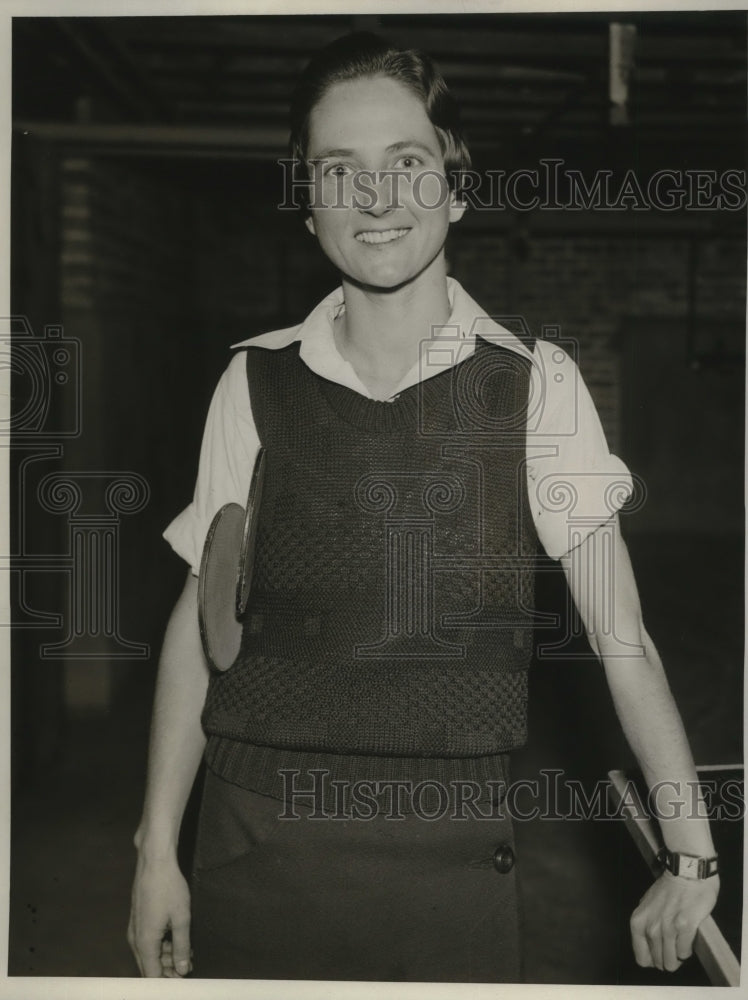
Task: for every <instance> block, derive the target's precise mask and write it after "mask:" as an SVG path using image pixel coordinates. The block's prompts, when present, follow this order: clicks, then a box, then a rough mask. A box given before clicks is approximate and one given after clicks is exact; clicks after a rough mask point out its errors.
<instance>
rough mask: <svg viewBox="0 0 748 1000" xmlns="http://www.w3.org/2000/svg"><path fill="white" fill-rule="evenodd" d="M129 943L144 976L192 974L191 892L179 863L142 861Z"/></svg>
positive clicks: (133, 901) (136, 880)
mask: <svg viewBox="0 0 748 1000" xmlns="http://www.w3.org/2000/svg"><path fill="white" fill-rule="evenodd" d="M167 932H170V933H171V940H169V938H168V937H167V936H166V935H167ZM127 940H128V942H129V945H130V947H131V948H132V951H133V954H134V955H135V958H136V959H137V962H138V968H139V969H140V974H141V976H161V977H166V978H168V979H174V978H179V977H181V976H184V975H187V973H189V972H191V971H192V961H191V953H190V891H189V888H188V886H187V882H186V881H185V879H184V876H183V875H182V873H181V871H180V870H179V866H178V864H177V862H176V859H173V860H170V861H160V862H158V863H156V862H148V861H145V860H144V859H143V858H142V856H139V857H138V865H137V869H136V871H135V881H134V883H133V889H132V903H131V908H130V923H129V925H128V928H127Z"/></svg>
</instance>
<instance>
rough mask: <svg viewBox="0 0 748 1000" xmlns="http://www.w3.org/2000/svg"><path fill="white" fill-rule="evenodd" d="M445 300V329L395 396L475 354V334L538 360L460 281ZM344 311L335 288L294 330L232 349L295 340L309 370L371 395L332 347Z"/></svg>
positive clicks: (427, 345) (449, 286)
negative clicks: (335, 328) (447, 315)
mask: <svg viewBox="0 0 748 1000" xmlns="http://www.w3.org/2000/svg"><path fill="white" fill-rule="evenodd" d="M447 297H448V300H449V305H450V315H449V319H448V320H447V322H446V323H445V324H444V326H440V327H437V328H435V330H434V331H433V335H432V337H431V338H430V339H429V341H428V342H427V343H425V344H424V350H423V353H422V357H421V359H420V361H419V362H417V363H416V364H415V365H414V366H413V368H412V369H411V370H410V371H409V372H408V373H407V374H406V375H405V376H404V378H403V379H402V381H401V382H400V384H399V385H398V386H397V388H396V389H395V391H394V393H393V398H394V396H396V395H397V394H398V393H400V392H402V391H403V390H404V389H407V388H408V387H409V386H411V385H414V384H415V383H417V382H420V381H423V380H424V379H426V378H431V377H432V376H433V375H437V374H438V373H439V372H441V371H444V370H445V369H447V368H451V367H453V366H454V365H455V364H457V363H458V362H460V361H463V360H464V359H465V358H467V357H469V356H470V355H471V354H472V353H473V351H474V350H475V338H476V336H480V337H482V338H483V339H484V340H489V341H491V342H492V343H496V344H499V345H500V346H502V347H506V348H508V349H509V350H511V351H515V352H516V353H517V354H521V355H522V356H523V357H526V358H528V359H529V360H530V361H534V362H537V358H536V357H535V355H534V353H533V352H532V351H530V350H529V349H528V348H527V347H525V345H524V344H523V343H522V341H521V340H520V339H519V338H518V337H516V336H515V335H514V334H513V333H512V332H511V331H510V330H508V329H507V328H506V327H504V326H502V325H501V324H500V323H497V322H496V321H495V320H493V319H491V317H490V316H487V315H486V313H485V310H484V309H482V308H481V307H480V306H479V305H478V303H477V302H475V300H474V299H473V298H471V296H470V295H468V293H467V292H466V291H465V289H464V288H463V287H462V285H461V284H460V283H459V281H457V279H456V278H453V277H451V276H447ZM344 310H345V299H344V296H343V287H342V285H339V286H338V287H337V288H336V289H334V290H333V291H332V292H330V294H329V295H326V296H325V298H324V299H322V301H321V302H320V303H318V305H316V306H315V307H314V309H312V311H311V312H310V313H309V315H308V316H307V317H306V319H305V320H304V321H303V322H302V323H300V324H299V325H298V326H295V327H288V328H287V329H286V330H276V331H273V332H272V333H267V334H262V335H260V336H259V337H250V338H249V339H248V340H243V341H241V342H240V343H238V344H234V345H232V346H233V347H248V346H252V347H268V348H280V347H287V346H288V345H289V344H291V343H293V342H294V341H299V342H300V344H301V346H300V348H299V357H300V358H301V359H302V361H304V363H305V364H306V365H307V366H308V367H309V368H311V370H312V371H314V372H316V373H317V374H318V375H322V376H323V377H324V378H327V379H330V380H331V381H334V382H338V383H340V384H341V385H345V386H347V387H348V388H351V389H354V390H355V391H356V392H360V393H362V394H363V395H365V396H369V395H370V393H369V392H368V390H367V389H366V387H365V386H364V385H363V383H362V382H361V380H360V379H359V378H358V376H357V375H356V372H355V370H354V369H353V367H352V365H351V364H350V363H349V362H348V361H346V360H345V358H343V357H342V356H341V355H340V354H339V353H338V349H337V347H336V345H335V338H334V335H333V322H334V320H335V319H336V318H337V316H339V315H340V314H341V313H342V312H343V311H344Z"/></svg>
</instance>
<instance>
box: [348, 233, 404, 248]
mask: <svg viewBox="0 0 748 1000" xmlns="http://www.w3.org/2000/svg"><path fill="white" fill-rule="evenodd" d="M409 232H410V229H383V230H381V231H380V230H373V229H370V230H368V232H363V233H356V239H357V240H358V242H359V243H368V244H370V245H374V244H376V245H378V246H380V245H381V244H383V243H394V242H395V241H396V240H401V239H402V238H403V236H405V234H406V233H409Z"/></svg>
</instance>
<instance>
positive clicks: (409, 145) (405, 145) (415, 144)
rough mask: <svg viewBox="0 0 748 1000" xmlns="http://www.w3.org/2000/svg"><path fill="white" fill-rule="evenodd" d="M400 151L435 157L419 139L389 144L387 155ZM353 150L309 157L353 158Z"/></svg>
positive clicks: (320, 158)
mask: <svg viewBox="0 0 748 1000" xmlns="http://www.w3.org/2000/svg"><path fill="white" fill-rule="evenodd" d="M401 149H422V150H423V151H424V152H425V153H429V154H430V155H431V156H436V152H435V151H434V149H433V148H432V147H431V146H429V145H428V144H427V143H425V142H421V140H420V139H399V140H398V141H397V142H393V143H391V144H390V145H389V146H388V147H387V150H386V151H387V152H388V153H398V152H400V150H401ZM355 155H356V150H355V149H325V150H323V151H322V152H321V153H318V154H317V155H316V156H313V157H310V159H312V160H326V159H330V158H331V157H333V156H355Z"/></svg>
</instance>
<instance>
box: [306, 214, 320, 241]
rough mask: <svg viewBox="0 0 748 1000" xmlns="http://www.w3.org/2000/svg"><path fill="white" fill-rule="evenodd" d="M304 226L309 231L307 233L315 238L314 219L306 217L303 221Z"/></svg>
mask: <svg viewBox="0 0 748 1000" xmlns="http://www.w3.org/2000/svg"><path fill="white" fill-rule="evenodd" d="M304 225H305V226H306V228H307V229H308V230H309V232H310V233H311V234H312V236H316V235H317V232H316V230H315V228H314V219H313V218H312V216H311V215H307V217H306V218H305V219H304Z"/></svg>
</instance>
